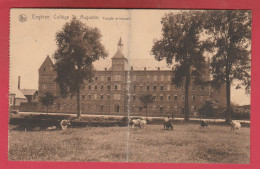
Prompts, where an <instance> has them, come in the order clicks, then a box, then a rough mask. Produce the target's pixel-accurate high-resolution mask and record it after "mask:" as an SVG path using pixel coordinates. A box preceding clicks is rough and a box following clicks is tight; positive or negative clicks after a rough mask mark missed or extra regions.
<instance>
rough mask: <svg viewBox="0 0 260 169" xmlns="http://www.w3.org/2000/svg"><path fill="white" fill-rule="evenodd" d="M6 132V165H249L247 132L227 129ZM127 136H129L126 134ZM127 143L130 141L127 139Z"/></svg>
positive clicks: (186, 127) (194, 126)
mask: <svg viewBox="0 0 260 169" xmlns="http://www.w3.org/2000/svg"><path fill="white" fill-rule="evenodd" d="M14 127H15V126H10V129H9V160H22V161H24V160H25V161H97V162H126V161H128V162H160V163H249V162H250V128H249V127H243V128H241V129H240V131H239V132H238V133H235V132H231V131H230V127H229V126H226V125H210V126H209V127H208V128H204V129H203V128H200V127H199V124H191V123H190V124H180V125H174V130H173V131H165V130H163V126H162V125H148V126H146V128H145V129H135V130H133V131H131V130H129V129H128V127H92V128H89V127H85V128H68V129H67V130H66V131H62V130H56V131H17V130H12V128H14ZM128 131H129V132H130V133H129V135H128V134H127V133H128ZM127 137H129V139H127Z"/></svg>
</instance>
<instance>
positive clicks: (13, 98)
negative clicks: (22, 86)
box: [9, 89, 28, 106]
mask: <svg viewBox="0 0 260 169" xmlns="http://www.w3.org/2000/svg"><path fill="white" fill-rule="evenodd" d="M21 103H28V99H27V98H26V97H25V96H24V95H23V93H22V92H21V91H20V90H18V89H12V90H11V91H10V92H9V106H20V105H21Z"/></svg>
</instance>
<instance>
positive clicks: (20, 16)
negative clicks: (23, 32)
mask: <svg viewBox="0 0 260 169" xmlns="http://www.w3.org/2000/svg"><path fill="white" fill-rule="evenodd" d="M26 20H27V16H26V15H25V14H21V15H19V21H20V22H25V21H26Z"/></svg>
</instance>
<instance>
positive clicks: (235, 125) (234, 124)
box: [230, 120, 241, 131]
mask: <svg viewBox="0 0 260 169" xmlns="http://www.w3.org/2000/svg"><path fill="white" fill-rule="evenodd" d="M230 124H231V131H235V130H236V129H237V130H239V129H240V128H241V124H240V122H238V121H233V120H231V122H230Z"/></svg>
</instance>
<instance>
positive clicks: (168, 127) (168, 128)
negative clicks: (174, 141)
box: [164, 121, 173, 130]
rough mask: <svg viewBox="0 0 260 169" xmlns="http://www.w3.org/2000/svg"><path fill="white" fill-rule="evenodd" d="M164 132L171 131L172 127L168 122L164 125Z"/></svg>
mask: <svg viewBox="0 0 260 169" xmlns="http://www.w3.org/2000/svg"><path fill="white" fill-rule="evenodd" d="M164 130H173V126H172V124H171V122H170V121H168V122H165V123H164Z"/></svg>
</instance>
